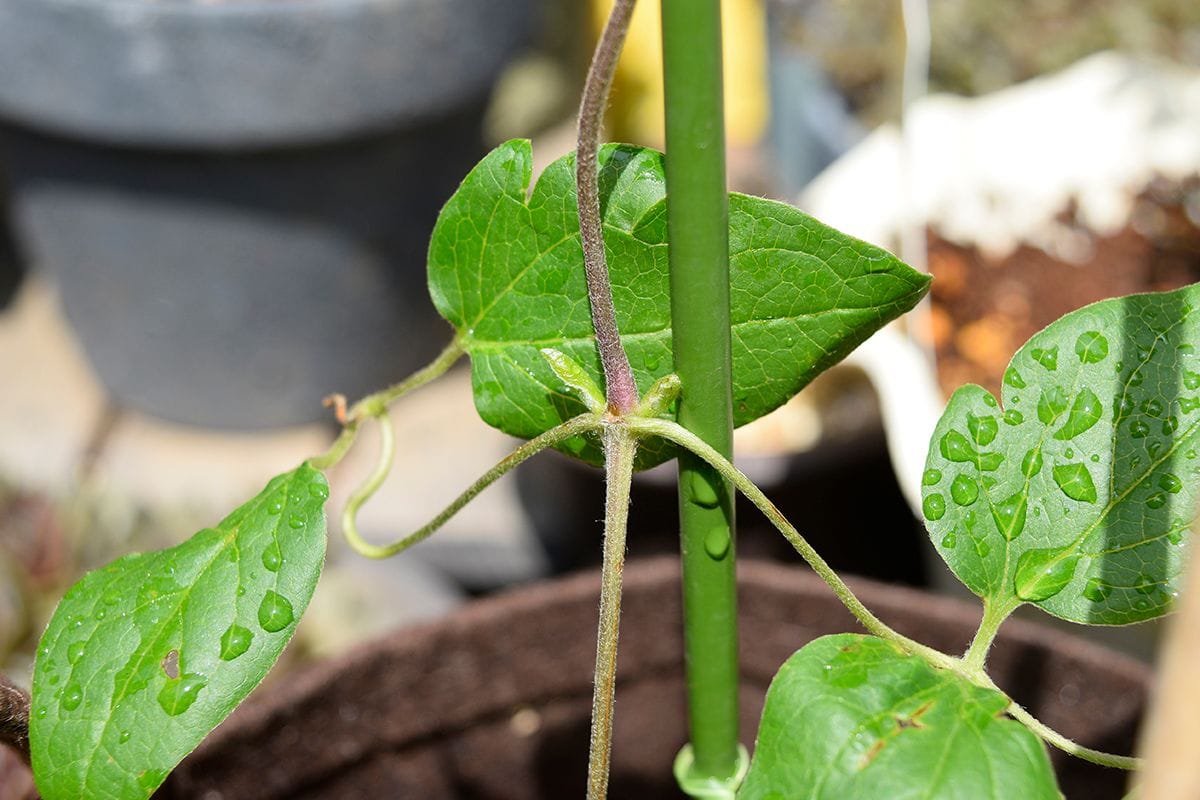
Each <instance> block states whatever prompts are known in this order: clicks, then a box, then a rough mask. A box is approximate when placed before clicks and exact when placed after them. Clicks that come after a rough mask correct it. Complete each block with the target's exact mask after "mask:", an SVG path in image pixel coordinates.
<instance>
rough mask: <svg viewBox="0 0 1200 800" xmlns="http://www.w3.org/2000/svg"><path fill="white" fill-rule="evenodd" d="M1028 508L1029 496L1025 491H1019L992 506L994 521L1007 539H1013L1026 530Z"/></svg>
mask: <svg viewBox="0 0 1200 800" xmlns="http://www.w3.org/2000/svg"><path fill="white" fill-rule="evenodd" d="M1027 510H1028V498H1027V497H1026V495H1025V492H1023V491H1022V492H1017V493H1016V494H1014V495H1013V496H1012V497H1009V498H1007V499H1006V500H1003V501H1001V502H999V503H996V504H994V505H993V506H992V521H993V522H995V523H996V527H997V528H999V529H1000V533H1001V535H1003V536H1004V538H1005V539H1008V540H1009V541H1012V540H1013V539H1016V538H1017V537H1018V536H1020V535H1021V532H1022V531H1024V530H1025V512H1026V511H1027Z"/></svg>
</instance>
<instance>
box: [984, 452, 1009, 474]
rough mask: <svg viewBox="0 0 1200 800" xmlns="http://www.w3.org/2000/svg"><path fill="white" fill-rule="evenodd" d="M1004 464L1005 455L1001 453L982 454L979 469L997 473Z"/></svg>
mask: <svg viewBox="0 0 1200 800" xmlns="http://www.w3.org/2000/svg"><path fill="white" fill-rule="evenodd" d="M1003 463H1004V455H1003V454H1001V453H980V454H979V468H980V469H981V470H983V471H984V472H995V471H996V470H998V469H1000V465H1001V464H1003Z"/></svg>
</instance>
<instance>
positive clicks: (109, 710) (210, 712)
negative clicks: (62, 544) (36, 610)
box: [29, 465, 329, 800]
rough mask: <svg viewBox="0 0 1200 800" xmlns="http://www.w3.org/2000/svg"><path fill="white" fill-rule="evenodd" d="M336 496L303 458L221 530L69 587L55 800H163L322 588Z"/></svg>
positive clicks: (57, 636) (53, 746)
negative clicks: (158, 797)
mask: <svg viewBox="0 0 1200 800" xmlns="http://www.w3.org/2000/svg"><path fill="white" fill-rule="evenodd" d="M328 495H329V490H328V488H327V486H326V483H325V478H324V476H322V475H321V473H319V472H317V471H316V470H314V469H312V468H311V467H309V466H307V465H305V466H301V467H300V468H298V469H296V470H294V471H293V472H289V473H286V474H284V475H280V476H278V477H277V478H275V479H274V480H272V481H271V482H270V483H269V484H268V485H267V487H266V489H264V490H263V491H262V493H261V494H259V495H258V496H257V497H255V498H254V499H253V500H251V501H250V502H248V503H246V504H245V505H243V506H242V507H241V508H239V509H238V510H237V511H235V512H233V513H232V514H230V515H229V517H228V518H226V519H225V521H224V522H222V523H221V524H220V525H218V526H217V527H216V528H208V529H206V530H203V531H200V532H199V533H197V534H196V535H195V536H193V537H192V538H191V539H189V540H187V541H186V542H184V543H182V544H180V545H178V546H176V547H173V548H170V549H168V550H161V551H157V552H153V553H145V554H134V555H130V556H126V557H125V558H122V559H120V560H118V561H115V562H113V563H112V564H109V565H108V566H107V567H104V568H103V569H100V570H97V571H96V572H92V573H89V574H88V575H86V576H84V577H83V579H82V580H80V581H79V582H78V583H76V584H75V585H74V586H73V587H72V588H71V590H70V591H68V592H67V594H66V596H65V597H64V598H63V599H62V602H61V603H59V605H58V608H57V610H56V611H55V612H54V618H53V619H52V620H51V621H50V625H49V627H48V628H47V629H46V633H45V634H44V635H43V637H42V642H41V646H40V649H39V650H38V655H37V661H36V663H35V665H34V674H33V713H32V715H31V717H30V731H29V741H30V749H31V751H32V757H33V768H34V774H35V777H36V780H37V786H38V789H39V791H40V792H41V794H42V797H43V798H45V800H78V798H81V797H103V798H112V799H113V800H126V799H127V798H128V799H133V798H138V799H139V800H140V799H141V798H147V797H149V796H150V794H151V793H152V792H153V791H154V790H155V789H156V788H157V787H158V786H159V784H161V783H162V782H163V780H164V779H165V778H166V776H167V773H169V772H170V771H171V769H173V768H174V767H175V765H176V764H178V763H179V761H180V760H181V759H182V758H183V757H184V756H185V755H187V754H188V753H189V752H191V751H192V750H193V749H194V748H195V747H196V745H198V744H199V743H200V741H201V740H202V739H203V738H204V737H205V736H206V735H207V734H208V732H209V731H210V730H212V729H213V728H214V727H216V725H217V723H219V722H220V721H221V720H223V719H224V718H225V717H226V716H227V715H228V714H229V712H230V711H232V710H233V709H234V707H236V706H237V704H238V703H240V702H241V701H242V700H243V699H244V698H245V697H246V695H247V694H249V693H250V690H251V689H253V688H254V687H255V686H257V685H258V683H259V681H261V680H262V679H263V677H264V676H265V675H266V674H267V671H268V670H269V669H270V668H271V665H273V664H274V663H275V661H276V659H277V658H278V657H279V654H280V653H281V652H282V651H283V647H284V645H285V644H287V642H288V640H289V639H290V638H291V636H292V633H293V631H294V630H295V627H296V621H297V620H298V619H299V618H300V615H301V614H303V613H304V610H305V608H307V606H308V601H309V599H311V597H312V593H313V589H314V587H315V586H316V582H317V577H318V576H319V575H320V572H321V564H322V562H323V560H324V557H325V514H324V511H323V507H324V503H325V498H326V497H328Z"/></svg>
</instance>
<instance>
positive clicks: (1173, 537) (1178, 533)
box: [1167, 528, 1183, 545]
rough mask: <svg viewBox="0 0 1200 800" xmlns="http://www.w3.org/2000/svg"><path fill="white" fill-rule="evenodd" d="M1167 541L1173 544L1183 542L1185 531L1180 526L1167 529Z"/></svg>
mask: <svg viewBox="0 0 1200 800" xmlns="http://www.w3.org/2000/svg"><path fill="white" fill-rule="evenodd" d="M1167 541H1168V542H1170V543H1171V544H1176V545H1177V544H1183V531H1182V530H1181V529H1179V528H1175V529H1173V530H1170V531H1167Z"/></svg>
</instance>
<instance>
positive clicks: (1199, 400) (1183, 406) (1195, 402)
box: [1179, 397, 1200, 414]
mask: <svg viewBox="0 0 1200 800" xmlns="http://www.w3.org/2000/svg"><path fill="white" fill-rule="evenodd" d="M1198 408H1200V397H1181V398H1179V412H1180V413H1181V414H1191V413H1192V412H1193V411H1195V410H1196V409H1198Z"/></svg>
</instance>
